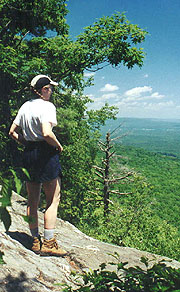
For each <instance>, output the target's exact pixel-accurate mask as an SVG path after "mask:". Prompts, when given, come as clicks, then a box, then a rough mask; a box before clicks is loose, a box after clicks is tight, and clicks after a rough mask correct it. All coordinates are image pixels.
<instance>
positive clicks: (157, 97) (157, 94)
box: [150, 92, 164, 99]
mask: <svg viewBox="0 0 180 292" xmlns="http://www.w3.org/2000/svg"><path fill="white" fill-rule="evenodd" d="M150 97H152V98H155V99H161V98H163V97H164V95H162V94H159V92H154V93H152V94H151V96H150Z"/></svg>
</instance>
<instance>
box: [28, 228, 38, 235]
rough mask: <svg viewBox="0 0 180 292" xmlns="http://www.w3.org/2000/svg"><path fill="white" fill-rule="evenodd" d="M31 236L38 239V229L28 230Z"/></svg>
mask: <svg viewBox="0 0 180 292" xmlns="http://www.w3.org/2000/svg"><path fill="white" fill-rule="evenodd" d="M30 232H31V235H32V236H33V237H39V230H38V227H36V228H34V229H30Z"/></svg>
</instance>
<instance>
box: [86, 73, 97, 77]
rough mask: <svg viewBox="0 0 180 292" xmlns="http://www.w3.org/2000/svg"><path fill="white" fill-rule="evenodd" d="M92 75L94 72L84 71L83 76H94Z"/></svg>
mask: <svg viewBox="0 0 180 292" xmlns="http://www.w3.org/2000/svg"><path fill="white" fill-rule="evenodd" d="M94 75H95V73H94V72H85V73H84V77H92V76H94Z"/></svg>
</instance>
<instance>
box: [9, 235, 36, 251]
mask: <svg viewBox="0 0 180 292" xmlns="http://www.w3.org/2000/svg"><path fill="white" fill-rule="evenodd" d="M6 234H7V235H9V236H10V237H11V238H12V239H14V240H17V241H18V242H19V243H21V244H22V245H23V246H24V247H25V248H27V249H29V250H31V247H32V237H31V236H30V235H28V234H27V233H25V232H19V231H14V232H12V231H7V232H6Z"/></svg>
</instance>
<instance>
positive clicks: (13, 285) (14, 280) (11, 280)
mask: <svg viewBox="0 0 180 292" xmlns="http://www.w3.org/2000/svg"><path fill="white" fill-rule="evenodd" d="M27 282H28V278H27V277H26V274H25V273H24V272H21V273H20V274H19V277H12V276H11V275H8V276H7V277H6V278H5V279H4V280H3V281H2V282H1V286H0V292H1V291H2V292H5V291H6V292H14V291H16V292H33V291H34V292H35V290H32V289H31V287H30V286H29V285H27ZM28 286H29V287H28ZM1 289H2V290H1Z"/></svg>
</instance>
